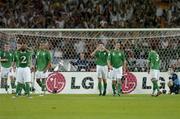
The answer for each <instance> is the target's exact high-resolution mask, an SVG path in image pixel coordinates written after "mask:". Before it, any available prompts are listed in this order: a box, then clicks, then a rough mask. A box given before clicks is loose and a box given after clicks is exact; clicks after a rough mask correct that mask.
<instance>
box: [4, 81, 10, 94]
mask: <svg viewBox="0 0 180 119" xmlns="http://www.w3.org/2000/svg"><path fill="white" fill-rule="evenodd" d="M3 80H4V88H5V90H6V92H8V88H9V87H8V84H7V78H3Z"/></svg>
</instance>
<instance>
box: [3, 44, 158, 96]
mask: <svg viewBox="0 0 180 119" xmlns="http://www.w3.org/2000/svg"><path fill="white" fill-rule="evenodd" d="M121 46H122V45H121V43H120V42H117V43H116V44H115V48H114V49H113V50H111V51H109V50H107V49H106V48H105V47H104V45H103V43H102V42H99V44H98V45H97V48H96V49H95V50H94V51H93V52H92V54H91V56H94V57H95V59H96V65H97V66H96V72H97V78H98V89H99V95H100V96H101V95H102V96H105V95H106V88H107V74H108V70H109V71H110V74H111V78H112V90H113V95H114V96H115V95H118V96H120V95H121V93H122V77H123V72H125V70H126V69H127V65H126V64H127V62H126V58H125V54H124V51H123V49H122V47H121ZM9 49H10V48H9V45H8V44H6V45H5V46H4V50H3V51H1V52H0V61H1V65H2V78H3V79H4V81H5V83H6V85H5V89H6V90H7V73H8V71H10V68H11V67H16V68H17V75H16V79H17V86H16V96H18V95H20V94H21V90H22V88H24V90H25V94H26V95H27V96H30V83H31V70H30V67H31V62H32V59H31V58H32V52H33V51H32V50H31V49H30V48H28V47H27V45H26V44H24V43H22V44H21V46H20V47H19V48H17V51H16V52H14V53H12V52H10V51H9ZM35 52H36V53H35V54H36V55H35V63H34V66H33V68H32V69H34V70H35V71H36V76H35V77H36V81H37V83H38V84H39V86H40V87H41V88H42V91H45V87H46V86H45V81H46V78H47V71H48V69H49V68H50V66H51V55H50V52H49V50H48V48H47V44H46V43H41V44H40V47H39V49H38V50H37V51H35ZM148 61H149V62H148V64H149V65H148V73H151V81H152V84H153V92H152V96H158V95H160V94H161V92H160V90H159V86H158V79H159V68H160V59H159V55H158V53H157V52H156V51H155V46H152V50H151V51H150V52H149V56H148ZM12 82H14V81H13V80H12ZM101 82H103V85H104V86H102V83H101ZM12 84H13V83H12ZM12 87H14V85H12ZM102 87H104V88H102ZM156 91H157V93H155V92H156Z"/></svg>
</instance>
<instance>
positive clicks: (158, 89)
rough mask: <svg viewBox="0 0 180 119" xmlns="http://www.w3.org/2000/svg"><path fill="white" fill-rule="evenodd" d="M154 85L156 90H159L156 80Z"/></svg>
mask: <svg viewBox="0 0 180 119" xmlns="http://www.w3.org/2000/svg"><path fill="white" fill-rule="evenodd" d="M155 86H156V89H157V91H158V92H159V86H158V82H157V81H155Z"/></svg>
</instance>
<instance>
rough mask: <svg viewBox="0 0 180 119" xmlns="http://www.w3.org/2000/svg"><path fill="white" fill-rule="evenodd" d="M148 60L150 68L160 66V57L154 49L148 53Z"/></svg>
mask: <svg viewBox="0 0 180 119" xmlns="http://www.w3.org/2000/svg"><path fill="white" fill-rule="evenodd" d="M148 61H149V62H150V68H151V69H158V70H159V68H160V59H159V55H158V53H157V52H156V51H154V50H151V51H150V52H149V55H148Z"/></svg>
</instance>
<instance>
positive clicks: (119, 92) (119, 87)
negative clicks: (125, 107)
mask: <svg viewBox="0 0 180 119" xmlns="http://www.w3.org/2000/svg"><path fill="white" fill-rule="evenodd" d="M117 89H118V94H119V95H120V94H121V80H120V79H119V80H118V81H117Z"/></svg>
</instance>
